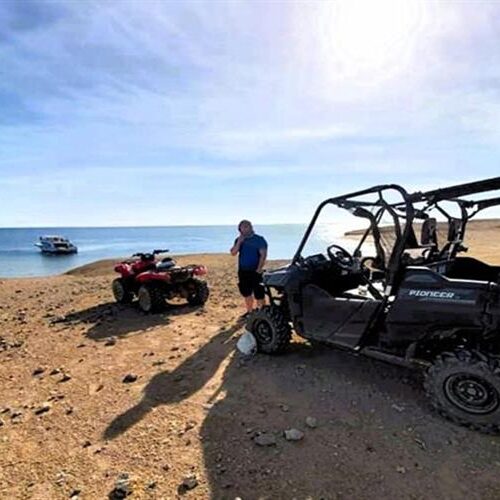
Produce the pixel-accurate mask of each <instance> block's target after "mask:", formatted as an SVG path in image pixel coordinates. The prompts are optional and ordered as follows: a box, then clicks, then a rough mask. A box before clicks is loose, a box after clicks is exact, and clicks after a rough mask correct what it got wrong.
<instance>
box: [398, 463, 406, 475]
mask: <svg viewBox="0 0 500 500" xmlns="http://www.w3.org/2000/svg"><path fill="white" fill-rule="evenodd" d="M396 471H397V472H399V473H400V474H406V467H403V466H401V465H398V466H397V467H396Z"/></svg>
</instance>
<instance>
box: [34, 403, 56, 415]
mask: <svg viewBox="0 0 500 500" xmlns="http://www.w3.org/2000/svg"><path fill="white" fill-rule="evenodd" d="M51 408H52V405H51V404H50V403H49V402H45V403H43V404H42V405H41V406H39V407H38V408H37V409H36V410H35V415H41V414H42V413H47V412H48V411H49V410H50V409H51Z"/></svg>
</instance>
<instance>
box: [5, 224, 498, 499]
mask: <svg viewBox="0 0 500 500" xmlns="http://www.w3.org/2000/svg"><path fill="white" fill-rule="evenodd" d="M499 229H500V222H499V221H486V222H483V221H479V222H475V223H473V224H472V225H471V228H470V232H469V243H470V245H469V246H470V252H469V254H470V255H477V256H480V257H482V258H485V259H486V260H487V261H490V262H492V263H495V262H496V263H500V241H499V240H500V238H498V231H499ZM179 260H180V263H181V264H187V263H191V262H196V263H201V264H205V265H206V266H208V269H209V275H208V281H209V284H210V287H211V297H210V299H209V301H208V303H207V304H206V305H205V307H204V308H200V309H196V308H191V307H187V306H183V305H180V304H178V305H175V306H172V307H171V308H169V310H167V311H165V312H164V313H161V314H155V315H144V314H142V313H140V312H139V311H138V309H137V308H136V307H134V306H130V307H125V306H120V305H117V304H115V303H114V302H113V297H112V293H111V288H110V284H111V281H112V279H113V278H114V273H113V271H112V263H113V261H102V262H98V263H95V264H91V265H88V266H85V267H83V268H80V269H77V270H74V271H72V272H69V273H67V274H65V275H61V276H55V277H49V278H29V279H28V278H25V279H3V280H1V283H0V386H1V392H0V498H5V499H7V498H9V499H10V498H30V499H32V498H33V499H59V498H61V499H62V498H74V499H76V498H80V499H102V498H107V497H108V495H110V498H121V497H120V496H117V495H119V494H120V492H123V491H125V492H126V491H129V492H131V495H130V496H131V498H158V499H170V498H172V499H173V498H179V497H185V498H215V499H226V498H227V499H235V498H237V497H240V498H242V499H243V500H248V499H254V498H287V499H292V498H296V499H306V498H312V499H320V498H324V499H333V498H346V499H347V498H356V499H364V498H411V499H424V498H433V499H462V498H463V499H468V500H470V499H496V498H498V494H499V491H500V474H499V471H500V440H499V438H498V437H492V436H486V435H481V434H479V433H476V432H472V431H468V430H467V429H464V428H461V427H457V426H455V425H452V424H451V423H448V422H447V421H445V420H443V419H442V418H441V417H439V416H438V415H436V414H435V413H433V411H432V410H431V409H430V407H429V405H428V403H427V401H426V399H425V396H424V393H423V390H422V387H421V380H420V375H419V374H418V373H414V372H410V371H407V370H404V369H400V368H397V367H393V366H388V365H385V364H383V363H379V362H375V361H371V360H368V359H358V360H355V359H353V357H352V355H350V354H347V353H343V352H337V351H335V350H330V349H326V348H313V347H311V346H309V345H308V344H307V343H305V342H303V341H302V340H300V339H298V338H296V337H295V338H294V343H293V345H292V347H291V349H290V351H289V352H288V353H287V354H285V355H282V356H278V357H267V356H264V355H258V356H256V357H254V358H253V359H251V360H243V359H241V358H240V356H239V355H238V354H237V353H236V352H235V343H236V340H237V338H238V336H239V334H240V333H241V332H242V327H243V324H242V322H241V321H240V319H239V316H240V314H241V312H242V310H241V300H240V298H239V296H238V293H237V289H236V277H235V261H234V259H232V258H231V257H230V256H228V255H196V256H184V257H181V258H180V259H179ZM280 264H281V263H280V262H272V263H270V265H269V267H272V266H278V265H280ZM127 375H129V377H128V379H127V378H126V377H127ZM124 380H125V381H126V380H130V381H129V382H125V381H124ZM291 428H294V429H298V430H300V431H302V432H303V433H304V437H303V439H302V440H300V441H297V442H293V441H287V440H286V439H285V438H284V436H283V432H284V431H285V430H287V429H291ZM263 436H264V437H265V438H266V439H267V441H266V439H262V437H263ZM262 444H265V445H262ZM120 479H121V482H120ZM117 481H118V483H117ZM116 486H118V490H115V487H116ZM113 491H114V492H113Z"/></svg>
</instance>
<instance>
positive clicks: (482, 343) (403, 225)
mask: <svg viewBox="0 0 500 500" xmlns="http://www.w3.org/2000/svg"><path fill="white" fill-rule="evenodd" d="M496 190H500V177H497V178H493V179H488V180H484V181H479V182H474V183H469V184H462V185H458V186H452V187H449V188H444V189H438V190H434V191H429V192H424V193H421V192H417V193H413V194H409V193H407V191H405V189H403V188H402V187H400V186H398V185H382V186H376V187H372V188H370V189H366V190H363V191H358V192H355V193H351V194H348V195H345V196H339V197H336V198H331V199H328V200H325V201H324V202H323V203H321V204H320V205H319V207H318V209H317V210H316V212H315V214H314V216H313V218H312V221H311V223H310V225H309V227H308V228H307V230H306V233H305V235H304V237H303V239H302V242H301V243H300V245H299V248H298V250H297V252H296V254H295V256H294V258H293V260H292V262H291V264H290V265H289V266H287V267H284V268H281V269H277V270H275V271H271V272H267V273H265V275H264V284H265V287H266V293H267V296H268V298H269V303H270V305H269V306H266V307H264V308H263V309H261V310H259V311H256V312H255V313H253V314H252V315H251V316H250V318H249V320H248V323H247V329H248V330H249V331H251V332H252V333H253V334H254V336H255V338H256V341H257V345H258V349H259V351H260V352H264V353H269V354H274V353H280V352H282V351H284V350H285V349H286V347H287V345H288V344H289V342H290V338H291V333H292V328H293V330H294V331H295V332H296V333H297V334H298V335H300V336H302V337H304V338H306V339H309V341H310V342H311V343H315V344H329V345H331V346H335V347H339V348H343V349H347V350H349V351H353V352H356V353H360V354H364V355H366V356H370V357H373V358H376V359H379V360H382V361H386V362H389V363H393V364H398V365H404V366H410V367H420V368H424V369H425V370H426V373H425V387H426V391H427V394H428V396H429V398H430V400H431V402H432V404H433V406H434V407H435V408H436V409H437V410H438V411H439V412H440V413H441V414H442V415H444V416H446V417H448V418H450V419H451V420H453V421H454V422H457V423H460V424H463V425H468V426H470V427H472V428H475V429H477V430H480V431H483V432H497V431H498V430H499V429H500V267H495V266H491V265H488V264H486V263H484V262H481V261H479V260H477V259H474V258H470V257H464V256H459V255H460V254H461V253H463V252H465V251H466V248H465V246H464V236H465V231H466V226H467V223H468V222H469V220H470V219H471V218H472V217H474V216H475V215H476V214H477V213H478V212H480V211H481V210H483V209H485V208H488V207H492V206H495V205H500V197H489V198H488V192H491V191H496ZM464 197H465V198H464ZM331 206H335V207H339V208H341V209H345V210H348V211H349V212H350V213H351V214H352V215H353V216H355V217H357V218H361V219H364V221H365V222H364V225H365V229H364V230H362V231H354V232H353V234H354V235H357V236H358V237H359V242H358V243H357V245H356V247H355V248H354V249H353V250H352V251H349V250H347V249H346V248H344V246H340V245H338V244H330V245H329V246H328V247H327V248H326V251H325V254H323V253H316V254H313V255H309V256H305V255H303V252H304V249H305V247H306V244H307V243H308V240H309V238H310V236H311V233H312V232H313V230H314V229H315V226H316V225H317V223H318V218H319V217H320V214H321V213H322V211H323V210H324V209H325V207H331ZM436 216H437V217H438V218H440V219H441V220H442V221H441V222H437V219H436ZM357 220H359V219H357ZM387 220H388V222H389V224H388V225H384V221H387ZM417 233H419V237H418V238H417ZM498 237H499V238H500V234H499V235H498ZM344 240H345V238H344V239H343V240H342V241H344ZM345 246H347V245H345Z"/></svg>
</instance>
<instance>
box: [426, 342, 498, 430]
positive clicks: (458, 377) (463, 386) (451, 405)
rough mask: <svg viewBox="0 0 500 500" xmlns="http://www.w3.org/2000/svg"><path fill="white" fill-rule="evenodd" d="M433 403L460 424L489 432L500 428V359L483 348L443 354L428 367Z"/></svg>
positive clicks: (428, 384)
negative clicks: (489, 354) (480, 350)
mask: <svg viewBox="0 0 500 500" xmlns="http://www.w3.org/2000/svg"><path fill="white" fill-rule="evenodd" d="M424 384H425V389H426V392H427V395H428V397H429V399H430V402H431V404H432V406H433V407H434V408H435V409H436V410H437V411H438V412H439V413H440V414H441V415H442V416H444V417H446V418H448V419H449V420H451V421H452V422H455V423H457V424H459V425H464V426H466V427H470V428H472V429H475V430H478V431H480V432H484V433H487V434H496V433H498V432H499V430H500V361H499V359H498V358H497V357H494V356H486V355H484V354H482V353H480V352H479V351H466V350H462V351H456V352H450V353H443V354H442V355H440V356H439V357H438V358H437V359H436V361H435V362H434V364H433V365H432V366H431V367H430V368H429V369H428V371H427V375H426V378H425V383H424Z"/></svg>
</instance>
